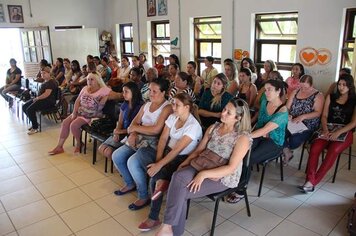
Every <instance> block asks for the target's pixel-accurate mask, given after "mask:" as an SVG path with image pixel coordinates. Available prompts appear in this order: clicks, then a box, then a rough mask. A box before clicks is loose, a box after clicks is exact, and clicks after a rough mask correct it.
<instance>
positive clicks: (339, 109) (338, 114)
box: [328, 94, 356, 125]
mask: <svg viewBox="0 0 356 236" xmlns="http://www.w3.org/2000/svg"><path fill="white" fill-rule="evenodd" d="M336 99H337V98H336V94H331V95H330V105H329V115H328V123H336V124H344V125H346V124H348V123H350V122H351V119H352V115H353V113H354V109H355V105H356V99H355V97H349V99H348V100H347V101H346V103H345V104H339V103H337V102H336Z"/></svg>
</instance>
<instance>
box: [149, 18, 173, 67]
mask: <svg viewBox="0 0 356 236" xmlns="http://www.w3.org/2000/svg"><path fill="white" fill-rule="evenodd" d="M159 54H161V55H162V56H163V58H165V60H166V62H167V60H168V57H169V55H170V54H171V41H170V29H169V21H160V22H152V57H153V58H152V61H153V64H155V62H156V57H157V56H158V55H159Z"/></svg>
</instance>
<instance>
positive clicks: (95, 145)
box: [93, 139, 106, 172]
mask: <svg viewBox="0 0 356 236" xmlns="http://www.w3.org/2000/svg"><path fill="white" fill-rule="evenodd" d="M97 146H98V141H97V140H96V139H94V142H93V165H95V162H96V149H97ZM105 172H106V168H105Z"/></svg>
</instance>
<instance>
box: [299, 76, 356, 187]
mask: <svg viewBox="0 0 356 236" xmlns="http://www.w3.org/2000/svg"><path fill="white" fill-rule="evenodd" d="M355 105H356V97H355V85H354V80H353V77H352V76H351V75H342V76H340V77H339V81H338V82H337V91H336V93H334V94H330V95H328V96H327V97H326V100H325V104H324V110H323V114H322V118H321V125H322V127H321V128H322V133H321V135H320V136H319V138H317V139H316V140H315V141H314V142H313V143H312V146H311V148H310V155H309V160H308V168H307V178H306V182H305V183H304V185H302V186H299V189H300V190H301V191H302V192H304V193H307V192H313V191H314V187H315V185H317V184H318V183H319V182H320V181H321V180H322V179H323V178H324V176H325V175H326V173H327V172H328V171H329V169H330V168H331V167H332V166H333V165H334V162H335V160H336V158H337V157H338V155H339V154H340V153H342V152H343V151H344V150H345V149H346V148H348V147H350V145H352V137H353V130H354V128H355V126H356V110H355ZM328 123H333V124H342V125H343V127H342V128H339V129H337V130H335V131H329V129H328V125H327V124H328ZM344 133H346V138H345V141H337V140H338V138H339V139H340V137H342V136H343V134H344ZM323 149H327V153H326V156H325V160H324V161H323V162H322V163H321V165H320V167H319V168H318V161H319V156H320V153H321V152H322V151H323Z"/></svg>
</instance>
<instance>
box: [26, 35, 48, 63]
mask: <svg viewBox="0 0 356 236" xmlns="http://www.w3.org/2000/svg"><path fill="white" fill-rule="evenodd" d="M21 40H22V49H23V55H24V62H25V63H36V64H37V63H38V62H40V61H41V60H42V59H46V60H47V61H48V62H51V61H52V56H51V47H50V43H49V35H48V28H32V29H31V28H27V29H21Z"/></svg>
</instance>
